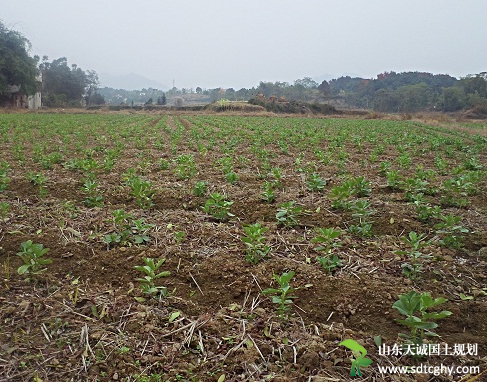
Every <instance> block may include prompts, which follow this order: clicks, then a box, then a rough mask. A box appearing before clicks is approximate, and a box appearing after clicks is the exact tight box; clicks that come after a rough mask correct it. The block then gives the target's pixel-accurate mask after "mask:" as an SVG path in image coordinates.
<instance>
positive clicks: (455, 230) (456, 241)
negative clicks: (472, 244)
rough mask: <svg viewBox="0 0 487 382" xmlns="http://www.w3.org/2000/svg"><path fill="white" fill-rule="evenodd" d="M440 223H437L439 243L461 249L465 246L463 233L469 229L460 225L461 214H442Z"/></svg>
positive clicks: (435, 226)
mask: <svg viewBox="0 0 487 382" xmlns="http://www.w3.org/2000/svg"><path fill="white" fill-rule="evenodd" d="M440 219H441V220H442V221H441V222H440V223H438V224H435V225H434V228H435V229H436V233H437V234H439V235H440V237H441V239H440V241H439V243H440V244H441V245H444V246H445V247H450V248H455V249H459V248H462V247H463V237H462V236H463V234H465V233H468V232H469V231H468V229H466V228H465V227H463V226H462V225H460V224H459V223H460V221H461V220H462V218H461V216H455V215H453V214H449V215H441V216H440Z"/></svg>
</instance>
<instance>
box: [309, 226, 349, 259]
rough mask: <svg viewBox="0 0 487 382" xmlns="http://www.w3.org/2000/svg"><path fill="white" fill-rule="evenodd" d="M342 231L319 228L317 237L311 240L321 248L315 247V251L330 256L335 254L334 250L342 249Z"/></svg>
mask: <svg viewBox="0 0 487 382" xmlns="http://www.w3.org/2000/svg"><path fill="white" fill-rule="evenodd" d="M341 234H342V231H341V230H339V229H334V228H318V229H317V230H316V236H315V237H314V238H313V239H311V242H312V243H318V244H319V246H318V247H315V251H319V252H321V253H324V254H325V255H329V254H331V253H332V252H333V249H335V248H340V247H341V246H342V244H341V243H340V241H339V237H340V235H341Z"/></svg>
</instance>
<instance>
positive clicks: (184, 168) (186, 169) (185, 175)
mask: <svg viewBox="0 0 487 382" xmlns="http://www.w3.org/2000/svg"><path fill="white" fill-rule="evenodd" d="M176 163H177V166H176V169H175V173H176V175H177V176H178V177H179V178H180V179H190V178H192V177H193V176H194V175H195V174H196V166H195V162H194V156H193V155H192V154H181V155H179V156H178V157H177V158H176Z"/></svg>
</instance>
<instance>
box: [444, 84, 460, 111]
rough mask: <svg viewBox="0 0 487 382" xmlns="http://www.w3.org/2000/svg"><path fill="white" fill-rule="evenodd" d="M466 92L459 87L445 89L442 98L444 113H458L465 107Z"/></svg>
mask: <svg viewBox="0 0 487 382" xmlns="http://www.w3.org/2000/svg"><path fill="white" fill-rule="evenodd" d="M465 100H466V95H465V91H464V90H463V89H462V88H461V87H459V86H450V87H448V88H443V93H442V95H441V97H440V101H441V104H442V109H443V111H447V112H448V111H457V110H460V109H462V108H464V107H465Z"/></svg>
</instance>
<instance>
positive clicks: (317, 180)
mask: <svg viewBox="0 0 487 382" xmlns="http://www.w3.org/2000/svg"><path fill="white" fill-rule="evenodd" d="M306 184H307V186H308V190H310V191H311V192H321V191H323V189H324V188H325V186H326V180H324V179H323V178H322V177H321V176H320V174H317V173H315V172H314V173H312V174H311V175H310V177H309V179H308V180H307V182H306Z"/></svg>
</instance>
